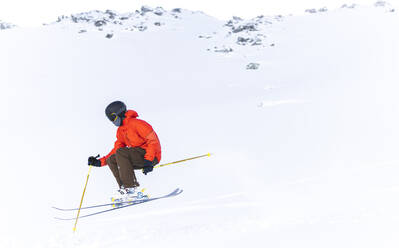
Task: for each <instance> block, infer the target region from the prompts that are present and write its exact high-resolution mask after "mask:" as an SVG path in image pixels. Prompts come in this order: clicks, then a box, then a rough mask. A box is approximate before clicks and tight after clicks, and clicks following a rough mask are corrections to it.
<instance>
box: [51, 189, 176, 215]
mask: <svg viewBox="0 0 399 248" xmlns="http://www.w3.org/2000/svg"><path fill="white" fill-rule="evenodd" d="M177 190H179V188H177V189H175V190H174V191H173V192H175V191H177ZM146 200H147V199H146ZM141 201H143V199H137V200H131V201H124V202H111V203H104V204H97V205H91V206H87V207H82V208H80V209H81V210H82V209H90V208H99V207H106V206H113V205H117V204H120V205H123V204H132V203H133V204H134V203H136V202H141ZM51 208H53V209H56V210H59V211H77V210H79V208H59V207H51Z"/></svg>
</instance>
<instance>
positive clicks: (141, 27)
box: [136, 25, 147, 32]
mask: <svg viewBox="0 0 399 248" xmlns="http://www.w3.org/2000/svg"><path fill="white" fill-rule="evenodd" d="M136 28H137V29H138V30H139V31H141V32H143V31H146V30H147V26H143V25H140V26H136Z"/></svg>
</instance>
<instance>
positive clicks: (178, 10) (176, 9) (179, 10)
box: [172, 8, 181, 13]
mask: <svg viewBox="0 0 399 248" xmlns="http://www.w3.org/2000/svg"><path fill="white" fill-rule="evenodd" d="M172 12H173V13H181V8H175V9H172Z"/></svg>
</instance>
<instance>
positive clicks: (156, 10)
mask: <svg viewBox="0 0 399 248" xmlns="http://www.w3.org/2000/svg"><path fill="white" fill-rule="evenodd" d="M164 12H165V10H164V9H163V8H161V7H157V8H156V9H155V11H154V14H156V15H159V16H161V15H163V14H164Z"/></svg>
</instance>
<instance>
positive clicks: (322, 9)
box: [319, 7, 328, 12]
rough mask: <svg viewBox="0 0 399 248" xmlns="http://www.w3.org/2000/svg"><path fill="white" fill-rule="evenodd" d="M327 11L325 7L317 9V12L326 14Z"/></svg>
mask: <svg viewBox="0 0 399 248" xmlns="http://www.w3.org/2000/svg"><path fill="white" fill-rule="evenodd" d="M327 11H328V9H327V8H326V7H323V8H321V9H319V12H327Z"/></svg>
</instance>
